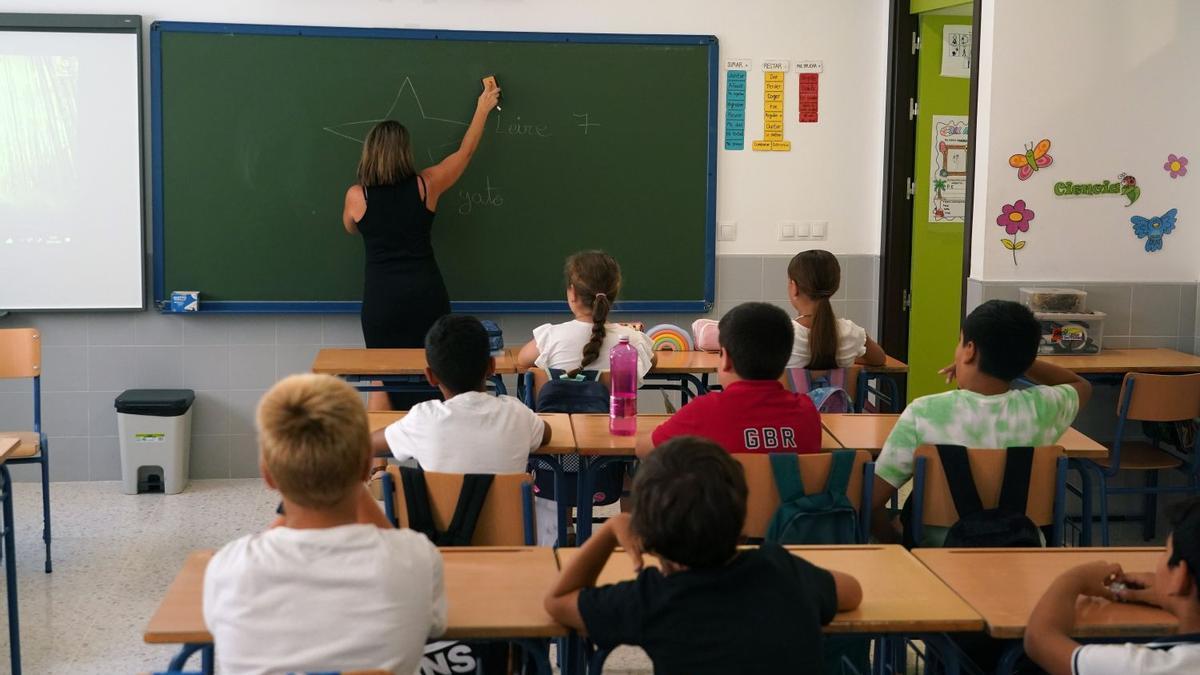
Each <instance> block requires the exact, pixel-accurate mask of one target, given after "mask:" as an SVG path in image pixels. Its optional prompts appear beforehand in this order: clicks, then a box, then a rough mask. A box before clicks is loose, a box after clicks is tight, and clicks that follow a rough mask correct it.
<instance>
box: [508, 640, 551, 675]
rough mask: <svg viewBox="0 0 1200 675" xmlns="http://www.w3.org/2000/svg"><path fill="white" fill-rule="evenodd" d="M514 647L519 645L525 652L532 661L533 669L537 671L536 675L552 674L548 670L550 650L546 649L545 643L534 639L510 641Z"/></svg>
mask: <svg viewBox="0 0 1200 675" xmlns="http://www.w3.org/2000/svg"><path fill="white" fill-rule="evenodd" d="M512 643H513V644H515V645H520V646H521V648H523V649H524V650H525V653H526V654H529V657H530V658H531V659H533V664H534V667H535V668H536V669H537V673H538V675H551V673H552V672H553V671H552V670H551V668H550V650H549V649H548V648H547V643H546V642H545V641H544V640H536V639H532V638H529V639H520V640H512Z"/></svg>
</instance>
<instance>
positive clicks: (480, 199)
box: [458, 177, 504, 216]
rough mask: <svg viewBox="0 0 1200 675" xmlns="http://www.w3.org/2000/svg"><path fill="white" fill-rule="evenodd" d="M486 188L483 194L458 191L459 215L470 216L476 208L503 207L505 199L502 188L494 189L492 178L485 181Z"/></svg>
mask: <svg viewBox="0 0 1200 675" xmlns="http://www.w3.org/2000/svg"><path fill="white" fill-rule="evenodd" d="M484 186H485V187H484V189H483V191H482V192H472V191H470V190H465V189H464V190H459V191H458V198H459V203H458V213H459V214H460V215H463V216H467V215H470V214H471V212H472V211H474V210H475V209H476V208H484V207H488V206H502V205H503V204H504V197H501V196H500V188H497V187H492V179H491V178H490V177H489V178H487V179H485V180H484Z"/></svg>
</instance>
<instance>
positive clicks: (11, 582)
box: [0, 464, 21, 675]
mask: <svg viewBox="0 0 1200 675" xmlns="http://www.w3.org/2000/svg"><path fill="white" fill-rule="evenodd" d="M0 489H3V490H4V498H3V501H4V506H3V509H4V583H5V589H6V590H7V592H8V653H9V660H10V662H11V664H12V672H13V675H21V630H20V626H19V625H18V624H19V619H20V611H19V610H18V609H17V551H16V548H17V542H16V533H15V532H13V503H12V476H10V475H9V473H8V466H7V465H5V464H0Z"/></svg>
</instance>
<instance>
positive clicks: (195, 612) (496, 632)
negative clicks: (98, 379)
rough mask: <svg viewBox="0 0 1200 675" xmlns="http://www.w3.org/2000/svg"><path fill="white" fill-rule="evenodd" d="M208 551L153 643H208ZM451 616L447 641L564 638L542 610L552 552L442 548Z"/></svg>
mask: <svg viewBox="0 0 1200 675" xmlns="http://www.w3.org/2000/svg"><path fill="white" fill-rule="evenodd" d="M212 555H213V552H212V551H194V552H192V553H191V554H190V555H189V556H188V558H187V561H186V562H184V564H183V569H182V570H181V571H180V572H179V575H178V576H176V577H175V581H173V582H171V585H170V587H168V588H167V593H166V595H165V596H163V600H162V602H161V603H160V604H159V606H158V609H157V610H156V611H155V612H154V616H152V617H151V618H150V623H148V624H147V625H146V630H145V632H144V633H143V635H142V637H143V639H144V640H145V641H146V642H148V643H152V644H184V643H192V644H208V643H211V642H212V634H211V633H209V632H208V628H207V627H206V626H205V625H204V614H203V610H202V602H203V590H204V570H205V568H206V567H207V566H208V561H209V560H210V559H211V558H212ZM442 561H443V565H444V567H443V569H444V575H445V584H446V598H447V603H448V605H449V616H448V622H447V628H446V634H445V635H444V636H443V637H445V638H446V639H454V640H464V639H470V638H478V639H485V638H491V639H494V638H524V637H537V638H550V637H561V636H564V635H566V634H567V629H566V628H564V627H563V626H560V625H558V624H557V623H555V622H554V620H553V619H551V618H550V615H549V614H547V613H546V610H545V609H544V608H543V607H542V598H543V597H545V595H546V593H547V592H549V590H550V587H551V586H552V585H553V584H554V582H555V581H556V580H557V578H558V563H557V561H556V560H555V557H554V551H553V549H550V548H537V547H532V546H531V547H524V548H484V547H481V548H460V549H442Z"/></svg>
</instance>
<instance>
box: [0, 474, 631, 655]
mask: <svg viewBox="0 0 1200 675" xmlns="http://www.w3.org/2000/svg"><path fill="white" fill-rule="evenodd" d="M50 493H51V496H52V498H53V504H52V508H53V510H54V511H53V517H54V528H55V532H54V573H53V574H45V573H44V572H43V571H42V560H43V555H44V553H43V551H44V549H43V547H42V540H41V492H40V490H39V486H38V485H37V484H36V483H32V484H31V483H21V484H18V485H17V486H16V500H15V517H16V522H17V561H18V565H17V567H18V572H17V574H18V583H19V593H18V599H19V601H20V609H21V653H22V665H23V667H24V672H26V673H34V674H37V675H42V674H55V675H57V674H59V673H62V674H64V675H66V674H70V675H90V674H93V673H94V674H96V675H100V674H103V675H113V674H116V673H121V674H125V673H140V672H146V671H153V670H156V669H162V668H165V667H166V665H167V662H168V661H169V660H170V658H171V656H172V655H173V654H174V649H173V648H172V647H169V646H165V645H147V644H145V643H143V642H142V629H143V628H144V627H145V625H146V621H147V620H148V619H149V618H150V615H151V614H152V613H153V612H154V609H155V608H156V607H157V606H158V602H159V600H160V599H161V598H162V595H163V592H164V591H165V590H166V588H167V585H168V584H170V583H171V580H172V579H174V578H175V574H176V573H177V572H178V571H179V568H180V566H181V565H182V564H183V560H184V558H185V557H186V556H187V554H188V552H189V551H192V550H194V549H198V548H216V547H219V546H220V545H221V544H223V543H225V542H226V541H229V540H230V539H234V538H236V537H239V536H241V535H243V534H246V533H248V532H252V531H255V530H257V529H259V528H261V527H263V526H265V524H266V523H267V522H268V521H269V520H270V519H271V518H272V517H273V515H274V509H275V503H276V500H275V497H274V496H272V494H271V493H270V492H269V491H267V490H266V489H265V488H264V487H263V485H262V482H261V481H259V480H257V479H252V480H204V481H192V483H191V484H190V485H189V486H188V488H187V490H185V491H184V492H183V493H181V494H178V495H170V496H164V495H138V496H136V497H135V496H128V495H123V494H121V492H120V484H119V483H116V482H90V483H86V482H81V483H53V484H51V488H50ZM2 598H3V584H2V581H0V673H6V672H8V624H7V618H6V615H5V613H4V611H3V600H2ZM193 665H195V664H193ZM608 665H609V667H608V668H606V669H605V672H606V673H607V672H612V673H623V674H630V675H632V674H633V673H649V672H650V668H649V662H648V661H647V660H646V659H645V656H644V655H643V654H642V653H640V652H638V651H636V650H622V651H620V652H618V653H616V654H614V655H613V657H612V658H611V659H610V661H609V664H608Z"/></svg>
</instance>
